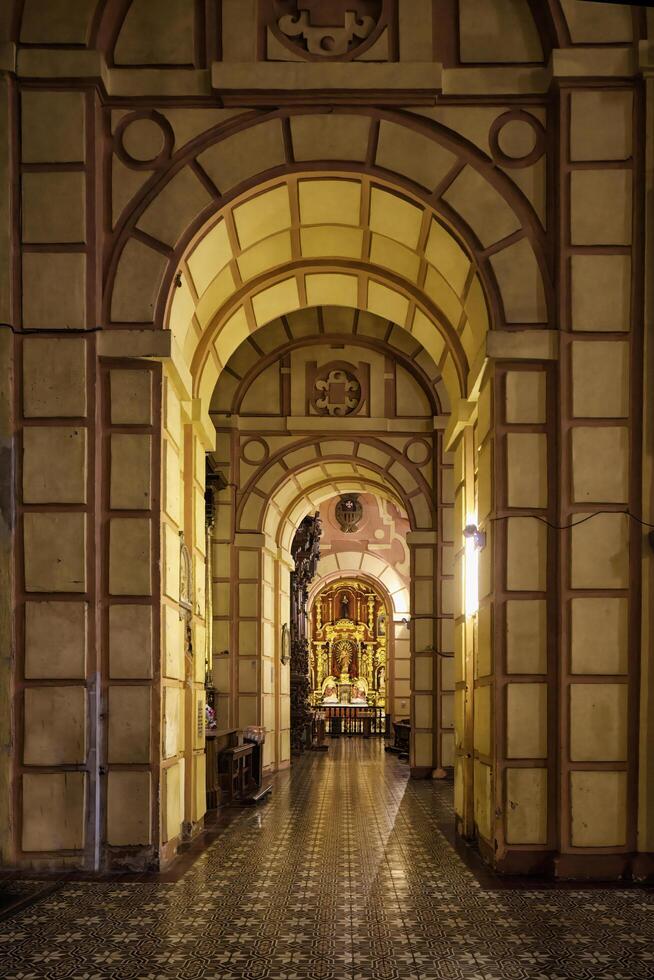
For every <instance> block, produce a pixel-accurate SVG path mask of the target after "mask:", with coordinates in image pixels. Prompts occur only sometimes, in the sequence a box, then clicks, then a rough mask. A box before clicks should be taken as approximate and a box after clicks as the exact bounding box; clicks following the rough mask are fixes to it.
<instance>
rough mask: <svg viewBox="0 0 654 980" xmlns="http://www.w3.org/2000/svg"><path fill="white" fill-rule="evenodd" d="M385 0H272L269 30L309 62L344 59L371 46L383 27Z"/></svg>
mask: <svg viewBox="0 0 654 980" xmlns="http://www.w3.org/2000/svg"><path fill="white" fill-rule="evenodd" d="M387 5H388V0H329V2H325V0H272V5H271V6H270V7H269V14H268V17H267V18H266V19H267V23H268V27H269V29H270V31H271V33H272V34H273V35H274V36H275V37H276V39H277V40H278V41H280V42H281V43H282V44H283V45H284V47H286V48H289V49H290V50H291V51H292V52H293V53H294V54H295V55H296V56H297V55H298V54H299V55H300V56H301V57H302V58H305V59H307V60H309V61H314V60H315V61H317V60H320V61H324V60H325V59H328V60H334V61H336V60H339V61H348V60H350V59H351V58H353V57H356V56H357V55H359V54H362V53H363V52H364V51H365V50H366V49H368V48H370V47H372V45H373V44H374V43H375V41H376V40H377V39H378V38H379V36H380V34H381V33H382V30H383V29H384V27H385V26H386V21H387V11H386V7H387Z"/></svg>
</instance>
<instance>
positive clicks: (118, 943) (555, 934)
mask: <svg viewBox="0 0 654 980" xmlns="http://www.w3.org/2000/svg"><path fill="white" fill-rule="evenodd" d="M407 777H408V772H407V768H406V766H405V765H404V764H403V763H400V762H398V761H397V759H395V758H394V757H391V756H388V755H384V752H383V746H382V745H381V744H379V743H374V742H361V741H355V740H352V741H349V742H345V741H341V742H338V743H334V742H332V743H331V747H330V751H329V752H328V753H327V754H316V755H310V756H307V757H306V758H304V759H303V760H302V761H301V762H300V763H299V764H298V765H296V766H294V768H293V770H292V771H291V772H289V773H284V774H281V775H280V776H278V777H277V778H276V779H275V788H274V795H273V798H272V799H271V800H270V802H269V803H267V804H265V805H263V806H262V807H260V808H255V809H246V810H243V811H242V812H239V813H238V815H237V816H236V818H235V819H234V820H233V821H232V822H231V823H230V824H229V825H228V826H227V827H225V828H224V829H222V830H221V832H220V834H219V836H218V837H217V839H216V840H215V841H214V843H213V844H212V845H211V846H210V847H209V848H208V849H206V850H205V851H204V852H203V853H202V854H201V855H200V856H199V857H198V859H197V860H196V861H195V863H193V865H192V866H191V867H190V868H189V869H188V870H187V871H186V873H185V874H184V875H183V876H182V877H181V878H180V879H179V880H178V881H176V882H172V883H171V882H167V883H161V882H158V881H151V880H146V881H109V882H106V881H102V882H93V881H70V880H69V881H66V882H64V883H59V884H56V883H55V885H54V887H53V883H52V882H50V883H44V884H42V885H41V886H39V887H43V888H44V891H43V892H42V893H41V894H40V895H39V894H35V895H34V894H33V895H32V899H31V901H32V904H30V905H29V906H27V907H26V906H25V904H24V903H23V905H22V907H21V906H20V904H18V905H15V906H14V910H13V912H11V910H9V912H7V910H5V912H4V918H3V912H2V907H1V906H0V920H2V921H0V977H2V980H42V978H64V977H70V978H76V980H106V978H109V977H111V978H121V980H122V978H125V980H126V978H132V980H168V978H179V980H264V978H271V980H285V978H287V980H313V978H315V980H331V978H334V980H372V978H375V980H393V978H397V980H432V978H448V980H457V978H462V980H463V978H468V980H472V978H476V980H521V978H525V980H527V978H538V980H558V978H568V977H575V978H577V980H586V978H588V980H590V978H604V980H627V978H628V980H635V978H647V977H649V978H654V941H653V940H654V914H653V913H654V892H653V891H652V890H648V889H642V888H632V889H626V888H625V889H618V888H608V887H607V888H600V887H594V888H588V889H584V888H578V887H576V886H575V887H567V888H553V887H547V886H537V885H528V886H524V885H517V886H516V887H512V886H510V885H507V884H506V883H504V884H500V883H499V882H497V881H496V880H495V879H492V878H491V877H490V876H488V875H485V874H484V873H478V872H476V871H475V864H474V862H473V863H472V865H470V862H469V861H467V860H466V861H464V860H463V859H462V857H461V856H460V855H459V854H458V853H457V851H456V850H455V849H454V848H453V847H452V845H451V844H450V843H449V842H448V839H447V837H446V836H445V835H444V834H443V832H442V831H441V829H440V828H441V827H446V826H449V825H451V821H452V810H451V802H450V800H451V786H449V785H446V784H441V783H437V784H435V783H432V782H428V781H424V782H409V781H408V778H407ZM471 868H472V870H471ZM10 884H11V883H10ZM31 884H33V883H29V885H31ZM29 885H28V884H25V885H23V883H22V882H17V883H15V886H16V888H18V892H19V894H20V888H21V887H24V889H25V895H26V896H28V898H29V893H30V887H29Z"/></svg>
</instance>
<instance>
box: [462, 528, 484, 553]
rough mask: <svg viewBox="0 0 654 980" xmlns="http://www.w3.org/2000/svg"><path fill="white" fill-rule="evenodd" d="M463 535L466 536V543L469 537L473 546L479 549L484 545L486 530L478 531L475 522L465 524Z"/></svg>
mask: <svg viewBox="0 0 654 980" xmlns="http://www.w3.org/2000/svg"><path fill="white" fill-rule="evenodd" d="M463 537H464V538H466V544H467V541H468V540H469V539H472V541H473V542H474V545H475V548H478V549H479V550H481V549H482V548H485V547H486V532H485V531H480V530H479V528H478V527H477V525H476V524H466V526H465V527H464V529H463Z"/></svg>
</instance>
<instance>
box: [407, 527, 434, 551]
mask: <svg viewBox="0 0 654 980" xmlns="http://www.w3.org/2000/svg"><path fill="white" fill-rule="evenodd" d="M406 543H407V544H408V546H409V547H410V548H412V547H415V546H416V545H421V544H422V545H424V544H438V531H409V532H408V533H407V535H406Z"/></svg>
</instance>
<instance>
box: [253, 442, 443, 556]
mask: <svg viewBox="0 0 654 980" xmlns="http://www.w3.org/2000/svg"><path fill="white" fill-rule="evenodd" d="M406 441H407V443H408V442H410V437H407V440H406ZM428 477H429V473H428V472H427V467H425V466H419V465H416V464H413V463H411V462H410V461H409V459H408V458H407V457H406V455H405V454H404V453H403V452H402V451H400V450H399V449H397V448H396V447H394V446H391V445H389V444H387V443H385V442H384V441H383V440H381V439H378V438H374V437H372V436H368V435H366V434H364V433H357V434H356V435H353V436H351V437H349V438H348V437H346V436H344V437H342V438H338V437H336V436H330V437H327V438H322V439H317V438H315V437H313V438H312V437H307V438H302V439H299V440H297V441H296V442H293V443H292V444H291V445H290V446H287V447H285V448H284V449H281V450H279V451H278V452H277V453H275V454H273V455H271V456H270V457H269V458H268V459H266V461H265V463H264V464H263V465H262V466H260V467H259V468H258V470H257V472H256V473H255V474H254V475H253V476H252V477H251V478H250V480H249V481H248V482H247V484H245V486H244V487H243V491H242V494H241V495H240V499H239V502H238V504H237V509H236V529H237V531H243V532H251V531H256V532H264V533H265V534H266V535H267V536H268V537H269V538H271V539H272V540H275V541H276V542H277V544H278V545H279V546H280V547H282V548H285V549H286V550H290V545H291V542H292V539H293V535H294V533H295V530H296V529H297V527H298V525H299V524H300V521H301V520H302V518H303V517H305V516H306V514H307V513H310V512H311V509H312V508H316V509H317V508H318V507H319V506H320V504H321V503H322V502H323V501H324V500H327V499H329V498H330V497H333V496H334V494H335V493H337V494H338V493H350V492H356V491H361V492H364V491H369V492H371V493H374V494H376V495H377V496H381V497H383V498H384V499H389V500H392V501H393V503H395V504H396V505H399V507H400V508H401V510H402V511H403V512H405V513H406V514H407V516H408V519H409V523H410V525H411V528H412V529H420V530H431V529H433V528H434V526H435V521H436V512H435V501H434V499H433V493H432V490H431V486H430V482H429V479H428Z"/></svg>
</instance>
